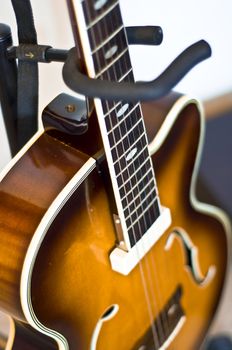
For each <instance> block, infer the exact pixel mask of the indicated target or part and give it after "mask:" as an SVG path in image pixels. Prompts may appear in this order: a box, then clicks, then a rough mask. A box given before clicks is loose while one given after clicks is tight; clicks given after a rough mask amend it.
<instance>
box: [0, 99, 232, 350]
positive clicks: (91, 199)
mask: <svg viewBox="0 0 232 350" xmlns="http://www.w3.org/2000/svg"><path fill="white" fill-rule="evenodd" d="M171 100H172V99H171ZM171 100H170V101H171ZM174 100H175V99H174ZM172 103H173V101H172ZM170 104H171V102H170ZM164 105H165V104H164ZM165 106H166V107H167V106H168V108H169V107H170V106H169V105H168V104H167V105H165ZM161 107H162V106H161V105H156V104H151V105H147V107H146V111H145V113H146V114H145V120H146V121H147V123H146V126H147V132H148V136H149V139H150V140H151V139H152V138H153V137H154V135H155V133H156V131H157V130H158V127H159V122H157V123H156V122H155V119H154V118H153V117H154V116H155V115H157V120H158V116H160V117H159V120H160V122H161V121H162V120H163V119H164V116H165V115H166V113H167V109H168V108H166V107H165V108H164V109H162V108H161ZM162 111H163V112H162ZM147 113H148V114H147ZM162 113H163V114H162ZM199 131H200V121H199V112H198V110H197V109H196V107H195V106H194V105H190V106H187V107H186V108H185V109H184V110H183V112H182V113H181V114H180V116H179V118H178V119H177V121H176V123H175V125H174V127H173V128H172V130H171V132H170V134H169V136H168V138H167V140H166V141H165V143H164V144H163V146H162V148H161V149H160V150H159V151H158V152H157V153H156V154H155V155H154V156H153V157H152V160H153V163H154V167H155V171H156V176H157V184H158V189H159V193H160V198H161V203H162V204H163V205H165V206H167V207H169V208H170V209H171V213H172V227H171V228H169V229H168V230H167V232H165V234H164V235H163V236H162V238H161V239H160V240H159V241H158V242H157V244H156V245H155V246H154V247H153V248H152V250H151V251H150V252H149V253H148V254H147V256H146V257H145V258H144V259H143V260H142V262H141V264H140V266H138V267H136V268H135V269H134V270H133V271H132V272H131V274H130V275H129V276H122V275H120V274H118V273H116V272H113V271H112V270H111V267H110V263H109V254H110V252H111V251H112V249H113V248H114V247H115V245H116V243H117V242H116V234H115V230H114V225H113V220H112V211H111V208H112V207H113V205H112V204H113V203H112V202H111V200H110V199H109V198H111V188H110V187H109V185H108V184H109V181H108V179H107V176H106V175H105V173H104V174H102V173H99V171H98V170H97V169H95V170H94V171H93V172H92V173H91V174H90V175H89V176H88V178H87V179H86V180H85V181H84V182H83V183H82V185H81V186H80V187H79V188H78V190H77V191H76V192H75V193H74V194H73V196H72V197H71V198H70V200H69V201H68V202H67V203H66V205H65V206H64V207H63V209H62V211H61V215H59V216H58V217H57V218H56V219H55V220H54V222H53V223H52V225H51V227H50V229H49V231H48V233H47V235H46V237H45V239H44V241H43V243H42V246H41V248H40V250H39V254H38V257H37V259H36V263H35V268H34V271H33V277H32V291H31V297H32V303H33V307H34V310H35V314H36V315H37V317H38V319H39V320H40V321H41V322H42V323H43V324H45V325H46V326H47V327H50V328H52V329H55V330H57V331H59V332H60V333H61V334H63V335H64V336H65V337H66V339H67V340H68V342H69V346H70V350H82V349H88V348H89V346H90V340H91V337H92V334H93V330H94V328H95V326H96V324H97V321H98V320H99V318H100V317H101V316H102V315H103V313H104V312H105V311H106V310H107V309H108V308H109V306H111V305H113V304H117V305H118V306H119V311H118V313H117V314H116V315H115V317H114V318H112V319H111V320H110V321H109V322H106V323H105V324H104V327H103V329H102V331H101V333H100V337H99V342H98V349H111V350H116V349H121V350H128V349H132V348H133V346H134V345H135V344H136V342H137V340H138V339H140V338H141V337H142V335H143V334H145V333H146V331H147V330H148V329H149V327H150V323H151V319H155V318H156V317H157V315H158V313H159V312H160V310H161V309H162V308H163V307H164V305H165V304H166V302H167V301H168V300H169V298H170V296H171V295H172V294H173V292H174V291H175V290H176V288H177V286H178V285H181V286H182V289H183V296H182V298H181V305H182V307H183V309H184V312H185V315H186V321H185V323H184V325H183V327H182V329H181V331H180V333H179V334H178V335H177V336H176V338H175V340H174V341H173V342H172V344H171V346H170V349H188V350H195V349H198V348H199V346H200V343H201V342H202V340H203V338H204V336H205V333H206V331H207V328H208V327H209V325H210V322H211V320H212V317H213V314H214V312H215V310H216V307H217V304H218V301H219V298H220V294H221V290H222V286H223V281H224V276H225V270H226V262H227V241H226V235H225V233H224V230H223V227H222V225H221V224H220V223H219V222H218V221H217V220H216V219H214V218H212V217H209V216H206V215H203V214H201V213H199V212H196V211H195V210H194V209H193V208H192V206H191V205H190V200H189V188H190V182H191V177H192V171H193V165H194V161H195V157H196V151H197V147H198V140H199ZM96 132H97V131H96ZM86 140H87V141H86V142H87V143H91V142H92V139H88V135H87V139H86ZM86 148H88V147H87V146H86ZM86 159H87V157H86V156H85V155H84V154H83V153H81V152H79V151H77V150H75V149H74V148H71V147H69V146H67V144H65V143H64V142H60V141H58V140H55V139H54V138H52V137H50V136H48V135H46V134H44V135H42V136H41V138H40V139H39V140H38V141H37V142H36V144H35V145H34V146H33V147H32V148H31V149H30V151H29V152H28V153H27V154H26V155H25V156H24V157H23V158H22V159H21V160H20V161H19V163H18V164H17V165H16V166H15V167H14V168H13V169H12V171H11V172H10V173H9V176H7V177H6V178H5V179H4V180H3V181H2V183H1V185H0V191H1V192H0V193H1V196H0V223H1V226H0V229H1V238H0V239H1V243H2V244H1V250H0V305H1V308H2V309H3V310H6V311H7V312H8V313H11V314H12V315H13V316H14V317H16V318H19V319H21V320H24V321H25V318H24V315H23V313H22V309H21V304H20V296H19V283H20V271H21V268H22V263H23V260H24V257H25V254H26V250H27V248H28V245H29V243H30V240H31V238H32V236H33V232H34V231H35V229H36V227H37V225H38V223H39V222H40V220H41V217H42V216H43V214H44V212H45V211H46V209H47V208H48V207H49V205H50V204H51V202H52V200H53V199H54V198H55V196H56V195H57V194H58V193H59V192H60V191H61V189H62V188H63V187H64V185H65V184H66V183H67V182H68V181H69V179H70V178H71V177H72V176H73V175H74V173H75V172H76V171H78V169H80V167H81V165H82V164H84V162H85V160H86ZM176 227H183V228H184V229H185V230H186V231H187V232H188V234H189V235H190V237H191V239H192V241H193V243H194V244H195V245H196V246H197V247H198V249H199V260H200V266H201V269H202V271H203V273H204V274H206V272H207V270H208V268H209V266H211V265H215V266H216V268H217V273H216V275H215V277H214V279H213V280H212V282H211V283H210V284H209V285H207V286H205V287H203V286H200V285H198V284H197V283H196V282H195V281H194V280H193V278H192V275H191V273H190V271H189V268H188V267H187V266H186V256H185V251H184V249H183V245H182V243H181V241H180V239H176V240H175V241H174V243H173V246H172V247H171V249H170V250H168V251H166V250H165V245H166V242H167V239H168V237H169V236H170V233H171V232H172V231H173V230H174V229H175V228H176ZM146 295H147V296H148V299H149V302H148V300H147V299H146ZM163 326H164V325H163ZM17 341H19V342H20V341H22V339H21V338H20V337H19V339H17V337H16V339H15V344H17ZM19 349H20V347H18V348H17V347H15V348H14V350H19ZM29 349H30V350H34V348H33V347H31V348H30V347H29ZM45 349H46V348H45ZM47 349H52V347H51V346H48V347H47Z"/></svg>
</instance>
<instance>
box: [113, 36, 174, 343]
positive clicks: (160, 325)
mask: <svg viewBox="0 0 232 350" xmlns="http://www.w3.org/2000/svg"><path fill="white" fill-rule="evenodd" d="M125 37H126V33H125ZM126 63H127V62H126ZM120 69H121V65H120ZM133 81H134V79H133ZM134 113H135V114H137V115H138V114H139V118H140V119H141V118H142V122H143V116H142V110H141V107H140V108H139V109H138V108H136V109H135V111H134ZM136 120H137V119H136ZM143 127H144V130H145V125H144V124H143ZM133 133H134V132H133ZM124 151H125V150H124ZM142 158H143V160H146V159H145V157H144V152H142ZM149 161H150V162H151V160H149ZM142 163H143V162H142ZM149 164H150V166H151V167H152V164H151V163H149ZM134 170H135V168H134ZM128 175H129V177H130V174H128ZM153 175H155V174H154V173H153ZM136 179H137V173H136ZM144 181H145V180H144ZM137 183H138V179H137ZM144 185H146V184H145V183H144ZM140 200H141V201H142V198H141V195H140ZM146 202H147V206H148V205H149V203H148V197H147V198H146ZM148 215H149V217H150V220H151V221H152V218H151V215H150V211H148ZM143 221H144V224H145V225H146V220H145V217H143ZM139 225H140V224H139ZM140 229H141V225H140ZM141 237H142V235H141V236H140V238H141ZM145 260H146V258H145ZM147 260H149V257H148V256H147ZM150 260H152V265H153V268H152V269H150V267H149V263H148V261H146V267H147V271H148V274H149V280H150V281H151V283H150V284H151V291H152V296H153V300H154V302H155V300H157V299H158V300H161V304H162V298H161V296H160V289H159V287H158V280H157V278H156V276H157V269H156V264H155V262H154V256H153V255H152V256H151V259H150ZM151 271H152V272H153V275H154V279H155V282H156V283H155V284H156V286H155V288H154V285H153V283H152V281H153V278H152V276H151V275H152V273H151ZM155 289H156V290H158V298H156V295H155V294H156V293H155ZM158 304H159V305H160V302H158ZM155 308H156V309H157V305H156V306H155ZM162 320H163V323H164V329H165V328H166V330H168V321H167V317H165V315H163V313H161V319H160V317H159V314H158V316H157V321H158V325H159V330H160V332H162V333H164V331H163V329H162V328H163V325H162ZM168 331H169V330H168ZM163 336H164V337H165V334H163Z"/></svg>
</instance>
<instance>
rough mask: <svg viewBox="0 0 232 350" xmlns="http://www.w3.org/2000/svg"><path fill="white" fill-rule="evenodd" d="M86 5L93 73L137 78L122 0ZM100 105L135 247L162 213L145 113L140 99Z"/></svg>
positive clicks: (122, 212)
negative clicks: (125, 24)
mask: <svg viewBox="0 0 232 350" xmlns="http://www.w3.org/2000/svg"><path fill="white" fill-rule="evenodd" d="M81 9H82V12H83V16H82V19H84V22H85V28H80V31H86V33H87V35H86V33H84V34H83V35H82V36H81V37H82V38H83V37H86V38H87V39H88V44H87V43H86V42H83V43H82V45H83V46H88V49H87V50H84V51H85V54H86V52H87V55H88V57H86V58H87V60H86V62H87V68H88V64H89V63H88V62H90V63H91V65H92V68H93V69H92V72H90V75H92V77H95V78H99V79H105V80H111V81H128V82H134V76H133V72H132V66H131V61H130V56H129V51H128V44H127V39H126V34H125V28H124V25H123V21H122V17H121V11H120V6H119V3H118V1H115V0H108V1H107V0H83V1H82V2H81ZM77 16H78V14H77ZM99 104H100V107H99ZM97 106H98V108H96V109H97V114H98V118H99V119H100V118H101V119H100V120H99V123H100V128H101V132H102V136H103V143H104V146H105V151H106V156H107V161H108V164H109V169H110V174H111V177H112V182H113V188H114V192H115V197H116V204H117V206H118V210H119V218H120V220H121V222H123V223H124V225H122V227H124V228H125V227H126V233H125V232H124V235H125V234H127V235H128V237H129V243H130V246H131V247H132V246H134V245H135V243H136V242H137V241H138V240H139V239H140V238H141V237H142V236H143V235H144V234H145V233H146V231H147V230H148V229H149V228H150V227H151V225H152V224H153V223H154V222H155V220H156V219H157V218H158V217H159V215H160V206H159V198H158V194H157V188H156V182H155V177H154V171H153V167H152V163H151V159H150V155H149V151H148V141H147V135H146V130H145V126H144V121H143V116H142V113H141V108H140V104H139V103H125V102H114V101H104V100H103V101H99V100H98V102H97ZM97 106H96V107H97ZM103 120H104V122H103ZM124 237H125V236H124Z"/></svg>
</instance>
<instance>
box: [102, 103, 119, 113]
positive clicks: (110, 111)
mask: <svg viewBox="0 0 232 350" xmlns="http://www.w3.org/2000/svg"><path fill="white" fill-rule="evenodd" d="M121 103H122V102H118V103H117V104H116V105H114V107H113V108H111V109H110V110H109V111H107V113H105V114H104V117H107V116H108V115H109V114H111V113H112V112H113V111H114V110H115V109H116V108H117V107H118V106H119V105H120V104H121Z"/></svg>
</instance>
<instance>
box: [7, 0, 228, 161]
mask: <svg viewBox="0 0 232 350" xmlns="http://www.w3.org/2000/svg"><path fill="white" fill-rule="evenodd" d="M31 3H32V7H33V12H34V17H35V24H36V28H37V34H38V42H39V43H40V44H49V45H51V46H52V47H55V48H64V49H68V48H70V47H72V46H73V45H74V43H73V37H72V32H71V26H70V23H69V18H68V13H67V9H66V2H65V0H46V1H41V0H31ZM120 4H121V8H122V13H123V18H124V22H125V25H160V26H161V27H162V28H163V32H164V40H163V43H162V45H161V46H158V47H145V46H137V47H133V46H132V47H131V49H130V52H131V58H132V63H133V66H134V72H135V77H136V79H137V80H149V79H152V78H154V77H155V76H157V75H158V74H160V72H161V71H162V70H163V69H164V68H165V67H166V66H167V65H168V64H169V63H170V62H171V61H172V59H173V58H174V57H175V56H176V55H178V53H180V52H181V51H182V50H183V49H185V48H186V47H187V46H188V45H190V44H192V43H193V42H195V41H197V40H199V39H202V38H203V39H206V40H207V41H208V42H209V43H210V44H211V47H212V51H213V56H212V58H210V59H209V60H207V61H205V62H203V63H201V64H200V65H199V66H197V67H196V68H194V69H193V70H192V71H191V72H190V74H188V76H187V77H186V78H185V79H184V80H183V81H182V82H181V83H180V84H179V85H178V86H177V87H176V90H178V91H181V92H184V93H187V94H190V95H193V96H196V97H199V98H200V99H202V100H207V99H211V98H212V97H215V96H218V95H221V94H224V93H227V92H230V91H232V68H231V62H232V45H231V33H232V28H231V26H232V25H231V13H232V2H231V0H221V1H220V2H219V1H211V0H204V1H202V0H194V1H192V2H190V1H186V0H176V1H173V0H162V1H158V0H143V1H139V0H121V1H120ZM0 22H2V23H6V24H8V25H10V26H11V28H12V33H13V37H14V43H16V42H17V33H16V23H15V17H14V13H13V10H12V6H11V1H10V0H4V1H1V10H0ZM62 91H68V88H66V86H65V85H64V84H63V82H62V78H61V64H60V63H52V64H40V94H39V98H40V111H41V110H42V109H43V108H44V106H46V105H47V104H48V103H49V102H50V101H51V100H52V99H53V98H54V97H55V96H56V95H57V94H58V93H60V92H62ZM0 149H1V156H0V168H2V167H3V166H4V165H5V164H6V163H7V162H8V160H9V159H10V153H9V148H8V145H7V140H6V136H5V131H4V126H3V122H2V118H1V115H0Z"/></svg>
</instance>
